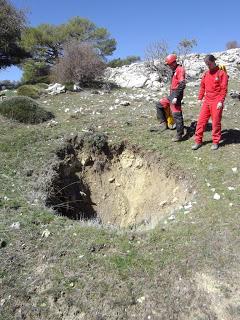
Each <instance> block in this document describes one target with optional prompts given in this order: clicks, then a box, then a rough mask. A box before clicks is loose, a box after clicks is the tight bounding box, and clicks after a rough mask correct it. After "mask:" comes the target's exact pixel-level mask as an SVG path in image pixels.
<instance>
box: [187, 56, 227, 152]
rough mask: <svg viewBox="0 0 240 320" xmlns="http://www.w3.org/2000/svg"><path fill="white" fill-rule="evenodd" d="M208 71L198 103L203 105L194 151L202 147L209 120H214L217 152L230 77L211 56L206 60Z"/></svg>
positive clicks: (214, 146) (214, 139)
mask: <svg viewBox="0 0 240 320" xmlns="http://www.w3.org/2000/svg"><path fill="white" fill-rule="evenodd" d="M204 61H205V64H206V65H207V67H208V69H209V70H208V71H206V72H205V73H204V74H203V77H202V80H201V85H200V90H199V94H198V102H199V104H201V103H202V100H203V103H202V108H201V111H200V114H199V118H198V122H197V127H196V131H195V144H194V145H193V146H192V149H193V150H197V149H199V148H200V147H201V146H202V139H203V132H204V130H205V128H206V125H207V123H208V120H209V118H210V117H211V118H212V141H213V144H212V147H211V149H212V150H217V149H218V147H219V142H220V140H221V119H222V111H223V106H224V99H225V97H226V94H227V87H228V75H227V73H226V71H224V70H221V69H220V68H219V67H218V66H217V65H216V62H215V61H216V58H215V57H214V56H213V55H211V54H209V55H207V56H206V57H205V59H204Z"/></svg>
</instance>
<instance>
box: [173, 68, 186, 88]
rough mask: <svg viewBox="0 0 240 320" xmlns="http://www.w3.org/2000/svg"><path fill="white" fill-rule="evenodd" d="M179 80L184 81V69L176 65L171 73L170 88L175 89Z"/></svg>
mask: <svg viewBox="0 0 240 320" xmlns="http://www.w3.org/2000/svg"><path fill="white" fill-rule="evenodd" d="M181 81H185V69H184V68H183V67H182V66H179V65H178V66H177V68H176V69H175V71H174V73H173V76H172V81H171V88H170V89H171V90H176V89H177V88H178V86H179V83H180V82H181Z"/></svg>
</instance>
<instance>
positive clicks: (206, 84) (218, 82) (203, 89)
mask: <svg viewBox="0 0 240 320" xmlns="http://www.w3.org/2000/svg"><path fill="white" fill-rule="evenodd" d="M227 86H228V75H227V73H226V72H225V71H223V70H220V69H219V68H218V67H217V68H216V69H215V70H214V71H210V70H208V71H206V72H205V73H204V74H203V77H202V80H201V84H200V90H199V94H198V100H202V99H203V97H204V96H205V100H206V101H214V100H218V102H224V99H225V97H226V95H227Z"/></svg>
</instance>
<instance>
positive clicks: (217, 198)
mask: <svg viewBox="0 0 240 320" xmlns="http://www.w3.org/2000/svg"><path fill="white" fill-rule="evenodd" d="M220 198H221V196H220V194H218V193H217V192H216V193H214V196H213V199H214V200H220Z"/></svg>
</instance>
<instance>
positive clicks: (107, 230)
mask: <svg viewBox="0 0 240 320" xmlns="http://www.w3.org/2000/svg"><path fill="white" fill-rule="evenodd" d="M230 88H233V89H235V90H237V89H239V83H236V82H231V83H230ZM197 89H198V88H191V87H188V88H187V90H186V95H185V99H184V106H183V109H184V119H185V125H186V127H189V128H190V126H191V123H192V122H193V121H194V120H196V119H197V115H198V110H197V106H196V100H197V98H196V94H197ZM159 97H160V94H159V93H150V92H149V91H148V90H142V89H136V90H130V89H129V90H124V89H119V90H117V89H115V90H113V91H112V92H111V93H101V94H94V93H91V91H88V90H86V91H82V92H79V93H66V94H60V95H58V96H51V97H49V96H47V97H41V98H40V99H39V100H38V102H39V103H40V104H41V105H42V106H44V107H45V109H47V110H48V111H51V112H53V113H54V114H55V116H56V117H55V119H54V120H51V121H50V122H48V123H42V124H37V125H24V124H20V123H17V122H12V121H9V120H7V119H5V118H3V117H1V118H0V122H1V137H0V141H1V144H0V153H1V157H0V184H1V190H0V222H1V223H0V260H1V263H0V319H4V320H12V319H27V320H30V319H31V320H35V319H36V320H39V319H44V320H47V319H51V320H58V319H59V320H60V319H64V320H73V319H74V320H75V319H87V320H93V319H94V320H100V319H119V320H120V319H154V320H155V319H159V320H160V319H161V320H164V319H166V320H173V319H184V320H185V319H189V320H193V319H194V320H205V319H206V320H207V319H211V320H213V319H219V320H227V319H239V317H240V303H239V301H240V300H239V298H240V289H239V288H240V286H239V285H240V275H239V260H240V256H239V241H240V231H239V230H240V228H239V227H240V224H239V213H240V173H239V172H240V162H239V157H240V149H239V143H240V120H239V119H240V102H239V101H237V100H233V99H231V98H230V97H228V98H227V101H226V105H225V108H226V110H225V111H224V115H223V121H222V123H223V128H222V129H223V141H222V143H221V148H219V150H217V151H211V150H210V147H211V132H210V131H209V130H208V131H207V132H205V138H204V141H205V143H204V145H203V147H202V148H200V149H199V150H197V151H192V150H191V145H192V144H193V143H194V142H193V137H191V136H192V131H191V130H190V129H189V136H188V137H187V138H186V140H185V141H183V142H180V143H173V142H171V138H172V137H173V136H174V135H175V132H174V131H170V130H168V131H165V132H163V133H157V132H150V131H149V128H150V127H151V126H153V125H156V124H157V120H156V119H155V118H156V117H155V109H154V108H155V107H154V104H155V101H156V100H158V98H159ZM124 101H128V102H130V105H128V106H124V105H121V104H120V103H121V102H124ZM93 130H95V131H98V132H100V133H104V134H106V135H107V136H108V141H109V144H110V145H112V146H113V147H114V146H115V145H119V143H121V141H123V140H124V141H126V140H127V141H128V144H129V145H136V146H137V147H139V148H140V150H141V151H139V152H151V153H152V152H154V153H156V157H159V161H158V165H159V168H162V169H163V170H164V171H165V172H169V174H170V175H172V176H175V175H176V176H179V173H180V174H181V176H182V177H183V178H184V179H185V181H186V183H188V184H189V185H188V187H189V189H191V190H190V191H191V195H192V196H191V201H190V202H189V203H188V204H186V205H185V207H184V206H182V207H179V209H178V210H175V211H174V212H165V213H164V215H161V212H159V215H160V218H159V223H158V224H157V226H155V227H154V228H146V229H144V228H141V229H138V228H123V229H122V228H119V227H118V226H114V225H101V223H99V222H98V220H96V219H95V220H88V221H79V220H71V219H68V218H67V217H64V216H60V215H57V214H56V212H54V211H53V210H52V209H51V208H47V207H46V206H44V199H45V196H46V195H45V186H46V185H48V184H49V181H51V174H53V173H52V171H51V170H52V168H54V165H55V164H56V162H57V157H56V151H57V150H59V148H62V146H63V145H65V141H66V139H68V140H69V139H70V138H73V137H75V136H76V135H81V134H83V133H85V132H88V131H93ZM161 186H162V181H159V192H160V191H161ZM148 191H149V190H146V193H147V192H148ZM129 192H130V193H131V192H132V191H131V190H130V191H129ZM216 193H217V194H218V195H219V196H220V199H219V200H215V199H214V195H215V194H216ZM129 196H130V197H131V194H130V195H129ZM156 199H157V190H156ZM156 199H155V200H156ZM156 201H157V200H156ZM96 210H97V209H96ZM116 214H117V213H116Z"/></svg>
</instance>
